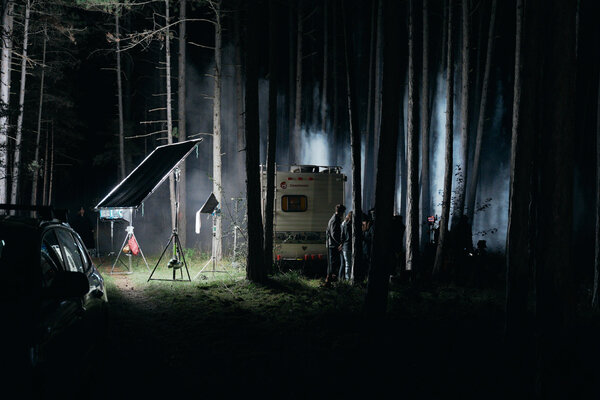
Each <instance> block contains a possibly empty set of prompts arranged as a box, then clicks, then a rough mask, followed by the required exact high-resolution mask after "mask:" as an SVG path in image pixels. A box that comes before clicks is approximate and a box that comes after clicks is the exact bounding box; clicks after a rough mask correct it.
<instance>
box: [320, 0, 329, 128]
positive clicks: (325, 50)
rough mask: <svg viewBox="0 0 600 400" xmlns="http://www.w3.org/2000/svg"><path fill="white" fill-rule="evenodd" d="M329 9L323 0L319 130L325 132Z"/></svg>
mask: <svg viewBox="0 0 600 400" xmlns="http://www.w3.org/2000/svg"><path fill="white" fill-rule="evenodd" d="M328 9H329V2H328V1H327V0H325V1H324V2H323V87H322V89H321V131H322V132H327V84H328V81H327V78H328V76H327V73H328V72H329V68H328V64H329V63H328V61H329V48H328V45H329V35H328V30H327V28H328V26H329V20H328V19H327V17H328V15H327V10H328Z"/></svg>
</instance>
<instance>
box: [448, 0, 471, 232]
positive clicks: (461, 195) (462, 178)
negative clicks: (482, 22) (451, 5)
mask: <svg viewBox="0 0 600 400" xmlns="http://www.w3.org/2000/svg"><path fill="white" fill-rule="evenodd" d="M470 18H471V17H470V16H469V0H462V71H461V76H462V88H461V104H460V147H461V158H460V164H459V167H460V170H459V171H460V172H459V173H458V174H457V179H456V180H457V185H456V186H457V187H456V204H455V206H454V214H453V218H452V220H453V223H452V226H455V225H454V224H455V223H457V222H458V220H459V219H460V217H462V215H463V214H464V213H465V193H466V189H467V177H468V176H469V173H468V172H469V171H468V164H469V122H470V120H469V90H470V86H471V85H470V83H469V69H470V57H469V52H470V48H469V46H470V32H469V30H470ZM469 222H471V221H469Z"/></svg>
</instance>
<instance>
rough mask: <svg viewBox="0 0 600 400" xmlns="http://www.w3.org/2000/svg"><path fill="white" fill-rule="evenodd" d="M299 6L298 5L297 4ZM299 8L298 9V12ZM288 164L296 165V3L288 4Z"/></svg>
mask: <svg viewBox="0 0 600 400" xmlns="http://www.w3.org/2000/svg"><path fill="white" fill-rule="evenodd" d="M296 5H297V4H296ZM297 10H298V8H297V7H296V11H297ZM288 11H289V13H288V24H289V27H288V57H289V61H288V86H289V87H288V164H293V163H294V151H295V150H294V115H295V113H294V110H295V105H296V102H295V101H294V100H295V96H294V88H295V87H296V74H295V68H294V67H295V63H294V56H295V51H294V50H295V48H294V33H295V32H294V21H295V19H294V2H292V1H290V2H289V3H288Z"/></svg>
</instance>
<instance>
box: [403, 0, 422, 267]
mask: <svg viewBox="0 0 600 400" xmlns="http://www.w3.org/2000/svg"><path fill="white" fill-rule="evenodd" d="M416 10H417V7H416V5H415V4H414V0H410V1H409V23H408V124H407V125H408V129H407V132H406V133H407V139H408V141H407V152H406V154H407V159H408V160H407V171H408V174H407V175H408V193H407V202H406V203H407V208H406V223H407V225H406V270H407V271H411V270H413V269H415V267H416V264H417V262H418V257H419V128H418V112H417V107H418V101H419V99H418V98H417V97H418V92H417V82H416V78H415V51H416V46H415V41H416V37H415V17H416ZM403 195H404V194H403Z"/></svg>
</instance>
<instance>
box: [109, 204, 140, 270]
mask: <svg viewBox="0 0 600 400" xmlns="http://www.w3.org/2000/svg"><path fill="white" fill-rule="evenodd" d="M113 224H114V221H112V220H111V221H110V238H111V250H112V240H113ZM125 232H127V234H126V235H125V240H123V244H122V245H121V249H120V250H119V253H117V258H115V262H114V263H113V265H112V268H111V270H110V274H111V275H112V274H131V273H132V272H133V271H132V269H131V257H132V255H133V254H131V250H130V251H129V253H125V252H124V251H123V249H124V248H125V245H126V244H127V243H129V240H131V238H133V240H135V242H136V243H137V244H138V248H139V249H140V254H141V255H142V259H143V260H144V263H145V264H146V269H147V270H148V271H150V266H148V261H146V257H144V252H143V251H142V247H141V246H140V243H139V242H138V241H137V239H136V237H135V234H134V233H133V210H132V212H131V217H130V218H129V226H127V227H126V228H125ZM121 253H123V254H125V255H126V256H127V259H128V263H127V265H125V263H123V261H121V263H122V264H124V265H125V267H126V268H127V272H114V270H115V266H116V265H117V262H118V261H119V258H120V257H121Z"/></svg>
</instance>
